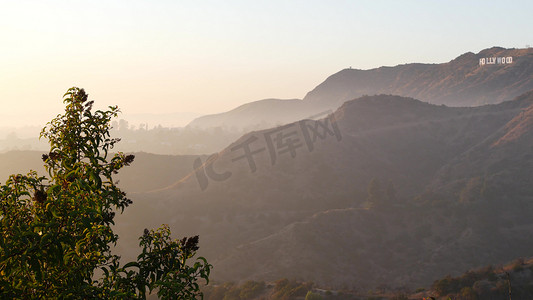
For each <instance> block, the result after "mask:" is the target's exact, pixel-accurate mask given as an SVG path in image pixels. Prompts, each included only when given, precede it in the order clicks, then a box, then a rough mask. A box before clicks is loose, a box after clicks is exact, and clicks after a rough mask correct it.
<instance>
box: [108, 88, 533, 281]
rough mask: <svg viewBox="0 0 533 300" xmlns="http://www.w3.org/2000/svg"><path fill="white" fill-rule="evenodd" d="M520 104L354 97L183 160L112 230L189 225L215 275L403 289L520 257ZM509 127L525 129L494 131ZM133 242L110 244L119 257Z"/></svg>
mask: <svg viewBox="0 0 533 300" xmlns="http://www.w3.org/2000/svg"><path fill="white" fill-rule="evenodd" d="M532 104H533V94H531V93H528V94H524V95H523V96H521V97H518V98H516V99H515V100H513V101H509V102H504V103H501V104H498V105H486V106H481V107H470V108H459V107H446V106H437V105H432V104H428V103H424V102H421V101H418V100H415V99H412V98H403V97H399V96H386V95H381V96H372V97H370V96H366V97H362V98H360V99H356V100H353V101H349V102H347V103H345V104H344V105H343V106H342V107H341V108H339V109H338V110H337V111H336V112H335V113H334V114H333V115H330V116H329V117H328V118H327V119H323V120H321V121H313V120H304V121H300V122H297V123H292V124H288V125H286V126H283V127H277V128H272V129H269V130H263V131H255V132H251V133H249V134H247V135H245V136H243V137H241V138H240V139H238V140H237V141H235V142H234V143H232V144H231V145H230V146H228V147H227V148H226V149H224V150H223V151H221V152H220V153H219V154H218V157H216V156H213V157H211V159H209V160H208V161H207V162H206V157H203V158H201V161H198V160H196V161H195V163H191V165H190V166H189V167H190V168H191V169H190V170H192V168H193V166H194V167H195V168H196V171H194V172H191V173H190V174H189V175H187V176H185V177H183V178H181V179H180V180H178V181H177V182H176V183H175V184H173V185H171V186H169V187H168V188H166V189H162V190H159V191H155V192H151V193H138V194H134V195H132V197H133V199H134V201H135V204H134V205H133V206H132V207H131V209H130V210H129V211H128V213H127V214H126V215H124V216H121V218H122V220H119V221H118V222H117V224H121V225H119V226H117V229H118V230H119V233H120V235H121V237H122V236H127V235H128V233H129V232H133V233H138V232H142V229H143V228H144V227H149V226H154V225H160V224H161V223H170V225H171V226H172V227H173V228H179V230H178V231H179V232H178V234H179V235H184V234H189V235H190V234H200V237H201V252H202V253H201V254H202V255H206V256H207V257H209V258H210V259H211V260H210V261H211V262H212V263H213V264H214V265H215V269H214V270H213V278H214V279H215V280H222V281H239V280H250V279H251V280H276V279H279V278H283V277H292V278H294V279H299V280H304V281H306V280H312V281H314V282H317V283H321V284H328V285H331V286H342V285H345V286H348V287H350V288H353V289H368V288H373V287H375V285H376V284H378V283H379V282H390V284H391V285H393V286H395V287H399V286H407V287H411V288H413V287H417V286H423V285H428V284H430V283H431V282H432V281H433V280H435V279H437V278H439V277H442V276H445V275H446V274H459V272H462V271H464V270H468V269H470V268H474V267H478V266H482V265H486V264H493V263H500V262H505V261H509V260H512V259H514V258H516V257H520V256H529V255H530V254H531V253H530V249H531V247H532V246H533V242H532V241H530V240H529V239H528V232H530V231H531V230H533V227H532V226H533V223H532V222H531V221H530V215H531V212H532V208H533V206H532V205H531V201H530V200H531V195H532V193H531V192H532V191H531V190H530V187H531V186H532V185H531V182H530V181H531V178H533V177H532V176H531V174H530V171H529V170H531V168H530V155H527V152H526V150H527V149H531V148H532V147H533V145H531V143H532V140H531V139H530V138H528V137H529V135H530V134H531V132H530V131H529V130H527V126H523V125H521V124H523V123H524V122H525V121H524V120H526V119H527V115H528V112H529V111H530V110H531V107H532ZM522 121H524V122H522ZM320 122H321V123H320ZM525 123H527V122H525ZM320 124H322V125H323V126H325V127H322V125H320ZM333 124H335V126H333ZM517 126H518V127H517ZM304 128H307V134H311V136H307V137H306V136H305V134H306V133H305V132H306V130H304ZM325 128H327V129H328V130H325ZM515 128H525V129H523V130H522V132H521V134H520V135H513V136H514V137H515V138H514V139H513V141H512V143H511V142H505V143H503V142H502V141H504V140H506V139H504V137H505V136H506V135H507V134H508V133H509V132H513V131H514V130H515ZM313 130H314V131H313ZM317 130H318V133H319V134H318V135H315V134H314V133H313V132H315V131H317ZM310 137H311V139H309V138H310ZM502 139H503V140H502ZM309 141H312V142H310V143H308V142H309ZM498 141H500V142H499V143H496V142H498ZM495 143H496V144H495ZM499 144H502V145H501V146H495V145H499ZM512 145H518V146H519V147H518V148H516V149H515V150H512V149H514V147H515V146H512ZM247 147H248V150H249V153H250V155H249V156H246V155H244V154H246V153H247V152H246V151H247V150H246V148H247ZM505 147H509V148H505ZM517 153H523V154H522V155H517ZM508 162H509V164H508ZM200 163H205V164H204V165H203V166H201V164H200ZM479 174H482V175H483V176H484V177H480V175H479ZM374 178H376V179H378V181H379V182H381V185H380V186H378V187H377V188H374V190H373V192H371V193H372V194H373V195H370V194H369V192H368V191H367V188H368V187H369V186H370V183H371V182H372V181H373V179H374ZM376 190H377V191H376ZM372 199H373V200H372ZM369 200H370V201H369ZM139 220H146V221H145V222H139ZM135 244H136V241H135V240H133V239H130V240H128V239H125V240H124V241H123V242H122V244H121V246H120V247H121V249H122V251H124V253H125V255H127V253H128V251H127V249H129V248H130V247H133V246H134V245H135Z"/></svg>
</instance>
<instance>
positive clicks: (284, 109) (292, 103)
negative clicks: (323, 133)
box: [187, 99, 315, 131]
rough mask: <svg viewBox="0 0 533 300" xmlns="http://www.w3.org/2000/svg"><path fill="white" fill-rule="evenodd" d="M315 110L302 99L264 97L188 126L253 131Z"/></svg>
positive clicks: (307, 114) (205, 117) (288, 121)
mask: <svg viewBox="0 0 533 300" xmlns="http://www.w3.org/2000/svg"><path fill="white" fill-rule="evenodd" d="M314 111H315V110H314V109H313V108H312V107H308V106H307V105H305V103H303V102H302V100H300V99H289V100H281V99H264V100H259V101H255V102H250V103H247V104H244V105H241V106H239V107H237V108H235V109H233V110H230V111H228V112H224V113H219V114H213V115H207V116H202V117H198V118H196V119H194V120H193V121H192V122H191V123H189V124H188V125H187V126H189V127H192V128H203V129H205V128H213V127H222V128H226V129H233V130H239V131H240V130H248V131H251V130H256V129H265V128H269V127H273V126H276V125H280V124H287V123H290V122H294V121H295V120H299V119H303V118H306V117H309V116H311V115H312V114H314Z"/></svg>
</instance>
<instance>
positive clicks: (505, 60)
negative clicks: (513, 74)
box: [479, 56, 513, 66]
mask: <svg viewBox="0 0 533 300" xmlns="http://www.w3.org/2000/svg"><path fill="white" fill-rule="evenodd" d="M510 63H513V57H512V56H507V57H484V58H480V59H479V65H480V66H483V65H504V64H510Z"/></svg>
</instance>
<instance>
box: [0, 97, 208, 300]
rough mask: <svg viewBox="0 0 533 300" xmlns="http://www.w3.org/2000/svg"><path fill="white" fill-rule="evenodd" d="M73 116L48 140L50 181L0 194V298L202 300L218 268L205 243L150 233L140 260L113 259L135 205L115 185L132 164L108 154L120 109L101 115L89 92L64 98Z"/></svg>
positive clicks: (30, 181) (19, 179) (12, 184)
mask: <svg viewBox="0 0 533 300" xmlns="http://www.w3.org/2000/svg"><path fill="white" fill-rule="evenodd" d="M64 103H65V104H66V109H65V114H64V115H59V116H58V117H57V118H55V119H53V120H52V121H51V122H50V123H48V124H47V126H46V127H45V128H44V129H43V131H42V132H41V137H44V138H47V139H48V140H49V142H50V146H51V148H50V153H49V154H45V155H43V161H44V162H45V167H46V170H47V172H48V175H49V178H46V177H39V176H38V175H37V173H36V172H33V171H32V172H30V173H29V174H27V175H11V176H10V177H9V179H8V180H7V182H6V183H5V185H3V186H1V187H0V197H1V199H0V207H1V211H0V231H1V235H0V298H2V299H32V298H46V299H49V298H61V299H62V298H78V299H91V298H92V299H94V298H100V299H103V298H105V299H112V298H115V299H124V298H126V299H145V298H146V295H147V294H148V293H150V292H152V291H157V294H158V295H159V296H160V297H162V298H165V299H195V298H196V297H198V296H201V293H200V291H199V285H198V280H199V279H205V280H206V282H208V277H209V271H210V269H211V265H210V264H208V263H207V261H206V260H205V258H203V257H199V258H198V259H196V261H195V262H194V263H193V264H192V265H191V264H190V263H188V260H190V259H191V258H193V257H194V255H195V254H196V251H197V250H198V236H195V237H190V238H183V239H181V240H172V239H171V237H170V229H169V228H168V226H163V227H162V228H159V229H157V230H147V229H145V231H144V234H143V235H142V236H141V237H140V246H141V249H142V253H141V254H140V255H139V256H138V258H137V261H135V262H130V263H127V264H125V265H123V266H121V264H120V262H119V257H118V256H117V255H114V254H112V253H111V246H113V245H115V244H116V243H117V240H118V236H117V235H116V234H114V232H113V230H112V228H111V226H112V225H113V224H114V217H115V212H116V211H120V212H123V211H124V209H125V208H126V207H127V206H128V205H130V204H131V203H132V202H131V200H129V199H128V198H127V197H126V194H125V193H124V192H122V191H121V190H120V189H119V188H118V187H117V186H116V185H115V182H114V181H113V178H112V176H113V175H114V174H116V173H117V172H118V171H119V170H120V169H121V168H122V167H124V166H128V165H129V164H130V163H132V162H133V159H134V157H133V155H124V154H122V153H118V154H115V155H114V156H113V157H112V158H111V159H109V160H108V151H109V150H110V149H112V148H113V146H114V145H115V143H117V142H118V141H119V140H118V139H112V138H111V137H110V135H109V130H110V120H111V119H112V118H113V117H116V116H117V114H118V108H117V107H109V110H107V111H101V110H98V111H95V112H92V104H93V102H92V101H88V98H87V94H86V93H85V91H84V90H83V89H79V88H71V89H69V90H68V91H67V93H66V94H65V96H64Z"/></svg>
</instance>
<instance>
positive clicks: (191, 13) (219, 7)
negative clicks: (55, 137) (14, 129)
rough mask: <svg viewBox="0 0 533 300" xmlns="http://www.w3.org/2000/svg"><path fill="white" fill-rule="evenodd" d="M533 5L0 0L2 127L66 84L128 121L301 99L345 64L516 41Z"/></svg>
mask: <svg viewBox="0 0 533 300" xmlns="http://www.w3.org/2000/svg"><path fill="white" fill-rule="evenodd" d="M532 11H533V1H530V0H528V1H487V0H485V1H455V0H450V1H437V0H424V1H408V0H407V1H380V0H375V1H370V0H369V1H356V0H354V1H342V0H335V1H334V0H327V1H326V0H324V1H318V0H305V1H303V0H301V1H300V0H290V1H289V0H281V1H280V0H268V1H262V0H254V1H250V0H247V1H244V0H242V1H240V0H221V1H215V0H203V1H185V0H168V1H166V0H159V1H136V0H128V1H118V0H115V1H112V0H110V1H94V0H93V1H72V0H70V1H57V0H49V1H28V0H17V1H14V0H13V1H8V0H0V101H1V102H0V103H1V105H2V110H1V111H0V127H6V126H24V125H34V126H40V127H42V126H43V125H44V124H45V123H46V122H47V121H49V120H51V119H52V118H53V117H54V116H56V115H57V114H59V113H62V112H63V109H64V107H63V103H62V96H63V94H64V93H65V92H66V90H67V89H68V88H69V87H72V86H77V87H81V88H84V89H85V90H86V91H87V93H88V94H89V96H90V98H91V99H92V100H95V103H96V106H97V107H100V108H104V107H106V106H108V105H118V106H119V107H120V108H121V110H122V112H123V116H122V117H124V118H126V119H127V118H128V116H134V115H137V116H139V115H140V114H171V113H182V115H186V116H193V115H198V114H211V113H218V112H223V111H227V110H230V109H233V108H235V107H237V106H239V105H241V104H244V103H247V102H251V101H255V100H260V99H265V98H280V99H291V98H299V99H301V98H303V97H304V96H305V94H306V93H307V92H309V91H310V90H312V89H313V88H314V87H316V86H317V85H318V84H320V83H321V82H323V81H324V80H325V79H326V78H327V77H328V76H330V75H332V74H334V73H336V72H338V71H340V70H342V69H344V68H349V67H352V68H357V69H371V68H376V67H380V66H394V65H398V64H405V63H412V62H422V63H443V62H447V61H450V60H452V59H453V58H455V57H457V56H459V55H461V54H463V53H465V52H469V51H470V52H474V53H477V52H479V51H481V50H482V49H485V48H490V47H492V46H501V47H506V48H524V47H525V46H526V45H528V44H533V33H532V31H531V29H532V28H533V18H531V12H532ZM183 113H194V114H183ZM167 119H168V116H167ZM176 119H179V118H177V117H176ZM180 122H184V121H183V120H181V121H180V120H176V124H168V123H166V124H164V125H167V126H170V125H174V126H181V125H183V124H182V123H180ZM150 125H154V126H155V125H157V124H150Z"/></svg>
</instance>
